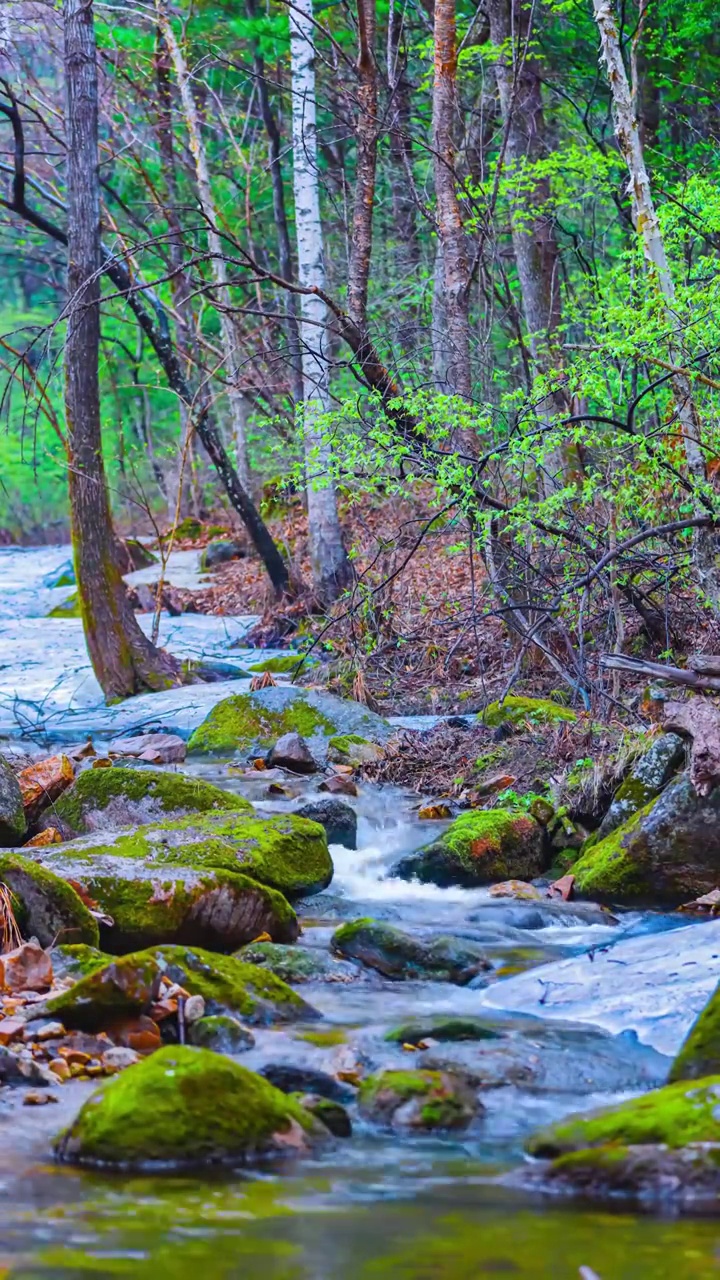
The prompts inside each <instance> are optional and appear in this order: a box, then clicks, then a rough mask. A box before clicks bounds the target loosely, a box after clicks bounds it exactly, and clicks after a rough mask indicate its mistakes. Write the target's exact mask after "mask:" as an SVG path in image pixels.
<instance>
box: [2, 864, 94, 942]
mask: <svg viewBox="0 0 720 1280" xmlns="http://www.w3.org/2000/svg"><path fill="white" fill-rule="evenodd" d="M0 881H1V882H2V883H3V884H6V885H7V887H8V889H9V890H10V892H11V893H12V895H13V898H14V900H15V915H16V917H17V921H18V924H19V926H20V929H21V931H22V932H23V933H24V934H25V936H32V937H34V938H37V940H38V942H39V943H40V945H41V946H43V947H50V946H52V945H53V943H55V942H63V943H84V944H86V945H88V946H91V947H93V946H97V942H98V924H97V920H96V919H95V917H94V916H93V915H92V912H91V911H90V910H89V909H88V907H87V906H86V905H85V903H84V902H83V901H82V899H81V897H80V895H79V894H78V893H77V892H76V891H75V888H74V887H73V886H72V885H70V884H68V883H67V881H66V879H65V877H64V876H60V875H56V874H55V873H54V872H53V871H51V870H50V869H49V868H47V867H45V866H42V865H41V864H40V863H39V862H34V861H32V860H31V859H30V858H24V857H22V856H21V854H18V853H0Z"/></svg>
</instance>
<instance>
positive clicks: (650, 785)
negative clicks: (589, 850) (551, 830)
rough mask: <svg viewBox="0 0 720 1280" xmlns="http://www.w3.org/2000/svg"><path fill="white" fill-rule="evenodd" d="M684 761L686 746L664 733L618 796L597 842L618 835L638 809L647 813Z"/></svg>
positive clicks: (601, 828) (677, 738)
mask: <svg viewBox="0 0 720 1280" xmlns="http://www.w3.org/2000/svg"><path fill="white" fill-rule="evenodd" d="M684 760H685V743H684V742H683V740H682V738H681V737H680V736H679V735H678V734H677V733H663V734H661V736H660V737H659V738H656V739H655V741H654V742H653V743H652V744H651V746H650V747H648V750H647V751H646V752H645V753H644V754H643V755H642V756H640V758H639V759H638V760H636V761H635V763H634V765H633V766H632V768H631V769H630V772H629V773H628V775H627V777H626V778H625V779H624V780H623V782H622V783H621V784H620V786H619V787H618V789H617V791H616V792H615V795H614V796H613V798H612V803H611V805H610V808H609V809H608V811H607V813H606V814H605V817H604V818H603V820H602V822H601V823H600V827H599V828H598V833H597V839H599V840H604V838H605V836H608V835H610V832H611V831H616V830H617V828H618V827H621V826H622V825H623V823H625V822H627V820H628V818H631V817H632V816H633V814H635V813H637V812H638V810H639V809H644V807H645V805H646V804H649V803H650V801H651V800H654V799H655V796H659V795H660V792H661V791H662V789H663V787H665V786H666V785H667V783H668V782H669V781H670V779H671V778H672V776H673V774H674V773H677V771H678V769H679V768H680V767H681V765H682V764H683V763H684ZM593 843H596V841H593Z"/></svg>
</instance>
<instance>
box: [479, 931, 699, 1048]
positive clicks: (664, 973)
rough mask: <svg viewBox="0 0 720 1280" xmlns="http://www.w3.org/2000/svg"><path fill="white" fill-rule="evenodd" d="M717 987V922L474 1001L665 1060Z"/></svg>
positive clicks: (506, 985)
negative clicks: (625, 1039)
mask: <svg viewBox="0 0 720 1280" xmlns="http://www.w3.org/2000/svg"><path fill="white" fill-rule="evenodd" d="M718 981H720V920H712V921H707V922H703V923H699V924H691V925H686V926H685V927H683V928H680V929H668V930H666V931H665V932H663V933H651V934H642V935H639V936H636V937H633V938H627V937H626V938H624V939H620V940H619V941H618V942H616V943H615V944H614V945H612V946H608V945H607V944H605V945H604V946H603V949H602V950H597V951H591V952H589V953H585V954H584V955H581V956H574V957H573V958H571V959H569V960H558V961H552V962H551V963H550V964H546V965H541V966H540V968H538V969H531V970H530V971H529V972H527V973H522V974H518V975H517V976H516V977H513V978H507V979H506V980H505V981H502V982H498V983H496V984H495V985H494V986H492V987H490V988H488V990H486V991H483V992H482V994H480V993H478V1007H480V1006H487V1007H491V1008H493V1009H504V1010H507V1011H512V1012H514V1013H526V1014H534V1015H535V1016H536V1017H539V1018H553V1019H562V1020H563V1021H566V1022H576V1023H577V1022H589V1023H593V1024H594V1025H595V1026H597V1027H603V1028H604V1029H605V1030H606V1031H610V1032H613V1033H616V1034H619V1033H620V1032H623V1031H634V1032H636V1034H637V1037H638V1039H639V1040H640V1042H641V1043H642V1044H646V1045H650V1046H651V1047H652V1048H653V1049H656V1050H657V1051H658V1052H659V1053H664V1054H667V1055H668V1056H670V1057H672V1056H674V1054H675V1053H676V1052H677V1050H678V1049H679V1048H680V1045H681V1044H682V1041H683V1040H684V1038H685V1036H686V1035H687V1033H688V1031H689V1030H690V1027H691V1026H692V1024H693V1022H694V1021H695V1019H696V1017H697V1015H698V1014H699V1013H700V1010H701V1009H702V1008H703V1006H704V1005H705V1004H706V1002H707V1000H708V998H709V997H710V995H711V994H712V992H713V991H714V990H715V987H716V986H717V984H718Z"/></svg>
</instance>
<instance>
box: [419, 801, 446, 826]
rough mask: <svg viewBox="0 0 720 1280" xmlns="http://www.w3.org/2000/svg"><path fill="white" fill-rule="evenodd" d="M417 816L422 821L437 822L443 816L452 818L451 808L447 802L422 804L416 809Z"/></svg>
mask: <svg viewBox="0 0 720 1280" xmlns="http://www.w3.org/2000/svg"><path fill="white" fill-rule="evenodd" d="M418 818H421V819H422V820H423V822H425V821H428V822H439V821H441V820H442V819H444V818H452V810H451V808H450V806H449V805H447V804H424V805H423V806H422V808H421V809H418Z"/></svg>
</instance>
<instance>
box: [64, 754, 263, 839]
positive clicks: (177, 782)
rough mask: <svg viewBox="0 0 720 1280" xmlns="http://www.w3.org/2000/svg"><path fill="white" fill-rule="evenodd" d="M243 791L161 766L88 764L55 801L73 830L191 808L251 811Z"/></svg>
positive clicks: (135, 822) (133, 822)
mask: <svg viewBox="0 0 720 1280" xmlns="http://www.w3.org/2000/svg"><path fill="white" fill-rule="evenodd" d="M251 811H252V805H251V804H250V803H249V801H247V800H244V799H243V798H242V796H236V795H234V794H233V793H232V792H231V791H222V790H221V788H220V787H214V786H213V785H212V783H210V782H205V781H203V779H202V778H191V777H189V776H188V775H187V774H185V773H169V772H167V771H165V770H162V769H126V768H122V767H119V766H118V767H115V768H113V769H86V770H85V771H84V772H83V773H81V774H80V775H79V777H78V778H77V779H76V781H75V782H74V783H73V785H72V787H71V788H70V789H69V790H68V791H66V792H65V793H64V795H63V796H62V797H61V799H60V800H58V801H57V803H56V804H55V806H54V809H53V817H54V818H59V819H60V820H61V822H63V823H65V824H66V826H67V827H69V828H70V829H71V830H72V831H75V832H78V833H82V832H90V831H106V830H107V829H108V828H115V827H118V828H120V827H135V826H139V825H141V824H143V823H147V822H157V821H162V820H163V819H165V820H169V819H172V818H183V817H186V816H187V815H189V814H200V813H222V812H234V813H239V812H251Z"/></svg>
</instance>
